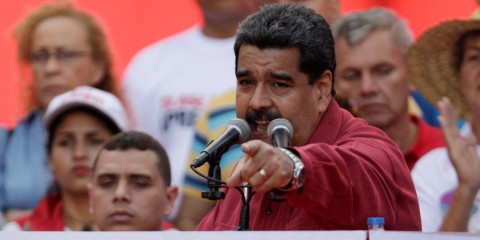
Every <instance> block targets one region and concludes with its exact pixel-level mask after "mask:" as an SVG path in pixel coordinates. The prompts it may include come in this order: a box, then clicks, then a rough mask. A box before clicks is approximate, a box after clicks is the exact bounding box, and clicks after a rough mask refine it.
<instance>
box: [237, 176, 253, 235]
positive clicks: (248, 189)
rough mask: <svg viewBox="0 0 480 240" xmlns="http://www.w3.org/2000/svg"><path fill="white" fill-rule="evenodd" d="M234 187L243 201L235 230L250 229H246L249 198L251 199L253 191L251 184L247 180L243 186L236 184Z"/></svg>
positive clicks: (248, 219) (248, 220)
mask: <svg viewBox="0 0 480 240" xmlns="http://www.w3.org/2000/svg"><path fill="white" fill-rule="evenodd" d="M235 188H236V189H237V190H238V191H240V193H241V196H242V202H243V204H242V210H241V211H240V219H239V220H238V227H237V229H235V231H250V229H248V225H249V222H250V200H252V197H253V195H254V194H255V192H252V186H250V184H248V182H244V183H243V186H237V187H235Z"/></svg>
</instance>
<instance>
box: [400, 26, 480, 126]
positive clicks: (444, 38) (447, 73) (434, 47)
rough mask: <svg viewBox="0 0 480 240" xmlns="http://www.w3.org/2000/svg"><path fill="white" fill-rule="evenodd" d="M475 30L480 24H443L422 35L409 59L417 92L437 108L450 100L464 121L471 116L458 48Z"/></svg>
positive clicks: (408, 62)
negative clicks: (457, 64) (457, 65)
mask: <svg viewBox="0 0 480 240" xmlns="http://www.w3.org/2000/svg"><path fill="white" fill-rule="evenodd" d="M475 29H480V20H473V19H472V20H448V21H444V22H441V23H440V24H438V25H436V26H434V27H432V28H430V29H429V30H427V31H426V32H425V33H424V34H422V36H421V37H420V38H419V39H418V40H417V41H416V42H415V43H414V44H413V45H412V47H411V48H410V50H409V52H408V55H407V66H408V71H409V79H410V81H411V82H412V83H413V84H414V85H415V86H416V88H417V89H418V90H420V92H421V93H422V94H423V95H424V96H425V98H426V99H427V100H428V101H430V102H431V103H432V104H434V105H435V106H436V105H437V102H438V101H439V100H440V99H441V98H442V97H443V96H447V97H448V98H450V100H451V101H452V103H453V105H454V106H455V109H456V110H457V112H458V114H459V116H460V117H461V118H464V119H469V117H470V115H471V113H470V110H469V107H468V105H467V102H466V100H465V98H464V97H463V95H462V93H461V91H460V80H459V79H458V72H457V71H456V69H455V61H456V54H455V48H456V45H457V42H458V40H459V39H460V37H461V36H462V35H463V34H464V33H466V32H468V31H471V30H475Z"/></svg>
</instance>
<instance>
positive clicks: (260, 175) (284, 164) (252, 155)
mask: <svg viewBox="0 0 480 240" xmlns="http://www.w3.org/2000/svg"><path fill="white" fill-rule="evenodd" d="M242 151H243V152H244V153H245V155H244V156H243V157H242V158H240V160H239V161H238V163H237V165H236V166H235V169H234V170H233V173H232V175H231V176H230V178H228V180H227V185H228V186H229V187H234V186H237V185H240V184H241V183H243V182H248V183H250V185H252V187H253V190H255V191H256V192H268V191H270V190H272V189H275V188H282V187H285V186H287V185H288V184H289V183H290V181H291V180H292V176H293V169H294V164H293V161H292V160H291V159H290V158H289V157H288V156H287V155H286V154H285V153H283V152H281V151H280V150H278V149H275V148H274V147H273V146H272V145H270V144H267V143H265V142H262V141H259V140H253V141H249V142H246V143H244V144H242Z"/></svg>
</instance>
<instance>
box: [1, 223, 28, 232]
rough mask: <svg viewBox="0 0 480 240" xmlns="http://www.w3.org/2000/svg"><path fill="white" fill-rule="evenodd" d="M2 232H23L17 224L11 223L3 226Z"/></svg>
mask: <svg viewBox="0 0 480 240" xmlns="http://www.w3.org/2000/svg"><path fill="white" fill-rule="evenodd" d="M2 231H10V232H18V231H23V230H22V228H21V227H20V225H18V223H17V222H15V221H12V222H8V223H7V224H5V226H3V228H2Z"/></svg>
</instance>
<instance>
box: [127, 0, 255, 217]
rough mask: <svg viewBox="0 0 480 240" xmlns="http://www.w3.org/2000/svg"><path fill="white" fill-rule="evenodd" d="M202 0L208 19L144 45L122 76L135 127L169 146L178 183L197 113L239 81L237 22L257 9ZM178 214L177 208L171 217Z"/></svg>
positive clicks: (245, 3)
mask: <svg viewBox="0 0 480 240" xmlns="http://www.w3.org/2000/svg"><path fill="white" fill-rule="evenodd" d="M197 3H198V5H199V7H200V8H201V11H202V14H203V18H204V24H203V25H197V26H193V27H191V28H190V29H187V30H185V31H183V32H181V33H178V34H176V35H174V36H172V37H169V38H167V39H164V40H160V41H158V42H156V43H154V44H153V45H150V46H148V47H146V48H145V49H143V50H141V51H140V52H139V53H138V54H137V55H136V56H135V57H134V58H133V60H132V61H131V63H130V64H129V66H128V68H127V70H126V73H125V79H124V82H123V87H124V90H125V94H126V100H127V101H128V104H129V105H130V107H131V110H132V114H133V117H134V120H135V121H136V129H138V130H140V131H144V132H147V133H148V134H150V135H152V136H153V137H154V138H155V139H157V140H158V141H159V142H160V143H161V144H162V145H163V146H164V147H165V149H166V150H167V153H168V155H169V158H170V161H171V166H172V184H174V185H177V186H181V185H182V181H183V175H184V174H183V173H184V171H185V164H186V161H187V158H188V152H189V148H190V143H191V140H192V135H193V125H194V122H195V120H196V119H197V115H198V114H199V112H200V111H201V110H202V109H203V107H204V105H205V104H206V103H207V102H209V101H210V99H211V98H212V97H214V96H216V95H218V94H220V93H223V92H225V91H227V90H229V89H232V88H234V87H235V82H236V81H235V79H236V78H235V74H234V72H233V71H232V69H234V64H235V58H234V53H233V44H234V35H235V32H236V29H237V26H238V23H239V22H240V21H242V20H243V19H244V18H245V17H246V16H248V15H249V14H250V13H252V12H254V11H255V10H256V9H257V2H256V1H254V0H222V1H218V0H197ZM175 209H176V208H175ZM175 215H176V210H174V212H173V213H172V215H171V217H174V216H175Z"/></svg>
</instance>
